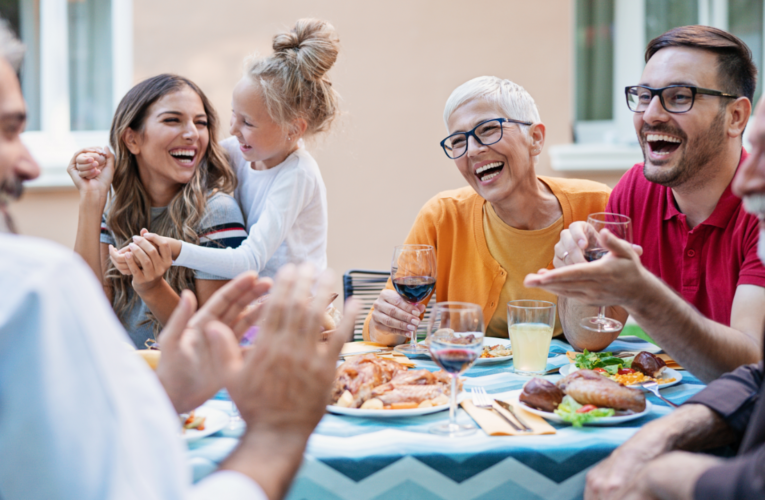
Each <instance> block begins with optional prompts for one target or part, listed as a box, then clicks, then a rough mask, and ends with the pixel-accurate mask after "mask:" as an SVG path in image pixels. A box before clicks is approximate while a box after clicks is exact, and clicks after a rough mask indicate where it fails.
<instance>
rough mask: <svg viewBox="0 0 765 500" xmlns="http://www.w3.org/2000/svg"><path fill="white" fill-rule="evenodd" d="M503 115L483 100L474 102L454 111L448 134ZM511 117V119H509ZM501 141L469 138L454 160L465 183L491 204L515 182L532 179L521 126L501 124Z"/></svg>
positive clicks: (527, 145) (529, 147) (530, 158)
mask: <svg viewBox="0 0 765 500" xmlns="http://www.w3.org/2000/svg"><path fill="white" fill-rule="evenodd" d="M504 115H505V113H504V112H503V111H501V110H500V109H498V108H497V107H496V106H495V105H494V104H492V103H489V102H487V101H485V100H483V99H474V100H472V101H468V102H467V103H465V104H463V105H462V106H460V107H459V108H457V109H456V110H455V111H454V112H453V113H452V115H451V116H450V117H449V122H448V123H449V134H450V135H451V134H453V133H455V132H467V131H469V130H472V129H473V128H474V127H475V126H476V125H478V124H479V123H481V122H484V121H486V120H491V119H494V118H505V116H504ZM510 118H513V117H510ZM501 126H502V127H503V130H502V139H501V140H500V141H499V142H497V143H495V144H491V145H489V146H482V145H481V144H478V143H477V142H476V140H475V139H474V138H473V137H469V138H468V149H467V152H466V153H465V154H464V155H463V156H461V157H460V158H457V159H456V160H454V163H456V165H457V168H458V169H459V171H460V173H461V174H462V176H463V177H465V180H467V182H468V184H470V186H472V187H473V189H475V190H476V192H477V193H478V194H479V195H480V196H481V197H482V198H483V199H485V200H487V201H489V202H490V203H498V202H500V201H502V200H505V199H507V197H508V196H510V195H511V193H512V191H513V189H514V188H515V187H516V186H517V185H518V180H519V179H522V178H524V177H526V176H528V175H532V176H534V175H535V173H534V160H533V157H534V156H535V155H536V154H538V152H537V153H532V145H531V142H532V141H531V140H530V139H529V137H528V136H527V134H526V132H525V131H524V130H522V128H521V127H522V126H521V125H517V124H515V123H504V124H502V125H501Z"/></svg>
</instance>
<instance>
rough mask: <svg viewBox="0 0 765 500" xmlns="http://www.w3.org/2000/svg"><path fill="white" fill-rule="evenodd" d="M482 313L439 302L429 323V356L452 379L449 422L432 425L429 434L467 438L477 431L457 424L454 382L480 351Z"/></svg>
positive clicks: (473, 306) (478, 308) (477, 308)
mask: <svg viewBox="0 0 765 500" xmlns="http://www.w3.org/2000/svg"><path fill="white" fill-rule="evenodd" d="M483 331H484V330H483V311H482V310H481V306H479V305H476V304H468V303H466V302H439V303H438V304H436V305H435V306H434V307H433V311H432V312H431V313H430V321H429V322H428V339H429V341H430V342H429V347H430V354H431V356H432V357H433V360H434V361H435V362H436V363H438V366H440V367H441V368H443V369H444V371H445V372H447V373H448V374H449V376H451V379H452V380H451V398H450V399H451V401H450V405H449V423H448V424H439V425H434V426H433V427H431V428H430V432H432V433H434V434H441V435H445V436H466V435H468V434H472V433H474V432H475V431H476V428H475V426H474V425H473V424H458V423H457V385H458V384H457V380H458V379H459V376H460V374H461V373H462V372H464V371H465V370H467V369H468V368H470V367H471V366H473V363H475V360H476V359H478V357H479V356H480V355H481V351H482V350H483Z"/></svg>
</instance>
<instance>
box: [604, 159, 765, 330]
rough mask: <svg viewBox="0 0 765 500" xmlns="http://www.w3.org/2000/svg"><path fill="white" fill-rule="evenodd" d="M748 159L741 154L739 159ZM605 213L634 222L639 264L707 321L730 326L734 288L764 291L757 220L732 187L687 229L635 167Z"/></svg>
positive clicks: (661, 190) (666, 197)
mask: <svg viewBox="0 0 765 500" xmlns="http://www.w3.org/2000/svg"><path fill="white" fill-rule="evenodd" d="M746 156H747V153H746V151H743V152H742V156H741V160H742V161H743V159H744V158H746ZM739 165H740V163H739ZM607 210H608V211H609V212H615V213H619V214H624V215H627V216H629V217H631V218H632V224H633V238H634V240H635V243H637V244H639V245H641V246H642V247H643V256H642V257H641V261H642V262H643V265H644V266H645V267H646V268H647V269H648V270H649V271H651V272H652V273H653V274H655V275H656V276H658V277H659V278H661V279H662V280H664V281H665V282H666V283H667V284H668V285H669V286H671V287H672V288H673V289H674V290H675V291H677V292H678V293H679V294H680V295H682V296H683V298H685V300H687V301H688V302H690V303H691V304H693V305H694V306H695V307H696V309H698V310H699V311H700V312H701V313H702V314H703V315H704V316H706V317H707V318H710V319H712V320H714V321H717V322H718V323H722V324H724V325H727V326H730V311H731V306H732V305H733V295H734V294H735V293H736V287H737V286H738V285H757V286H761V287H765V267H763V265H762V262H760V259H759V258H758V257H757V240H758V233H759V228H758V220H757V218H756V217H755V216H753V215H751V214H748V213H746V212H745V211H744V207H743V205H742V203H741V198H738V197H736V196H735V195H734V194H733V193H732V192H731V189H730V185H728V187H727V188H725V192H724V193H723V194H722V196H721V197H720V201H718V202H717V207H715V210H714V212H712V215H710V216H709V218H708V219H707V220H705V221H704V222H702V223H701V224H699V225H698V226H696V227H694V228H693V229H688V225H687V223H686V220H685V215H684V214H683V213H681V212H680V211H679V210H678V209H677V206H676V204H675V199H674V196H673V195H672V190H671V189H670V188H668V187H664V186H660V185H659V184H655V183H653V182H650V181H648V180H646V178H645V177H644V176H643V164H642V163H638V164H637V165H635V166H634V167H632V168H631V169H630V170H629V171H628V172H627V173H626V174H624V176H623V177H622V178H621V180H620V181H619V183H618V184H617V185H616V187H615V188H614V190H613V192H612V193H611V197H610V198H609V200H608V208H607Z"/></svg>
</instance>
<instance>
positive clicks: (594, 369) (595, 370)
mask: <svg viewBox="0 0 765 500" xmlns="http://www.w3.org/2000/svg"><path fill="white" fill-rule="evenodd" d="M592 371H594V372H598V373H608V372H607V371H605V370H604V369H603V368H593V369H592Z"/></svg>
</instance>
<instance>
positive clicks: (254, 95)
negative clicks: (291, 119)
mask: <svg viewBox="0 0 765 500" xmlns="http://www.w3.org/2000/svg"><path fill="white" fill-rule="evenodd" d="M231 113H232V114H231V129H230V132H231V135H233V136H235V137H236V138H237V140H238V141H239V149H240V150H241V151H242V155H243V156H244V158H245V159H246V160H247V161H250V162H261V163H262V164H263V165H264V166H265V167H266V168H272V167H275V166H276V165H278V164H280V163H281V162H283V161H284V160H285V159H286V158H287V156H289V155H290V153H292V151H294V150H295V149H296V148H297V146H296V144H297V141H298V137H292V136H289V135H288V133H287V132H286V131H285V130H284V129H283V128H282V127H281V126H279V124H278V123H276V122H275V121H274V120H273V119H272V118H271V116H269V114H268V110H267V108H266V103H265V101H264V100H263V96H262V95H261V93H260V88H259V87H258V85H256V84H255V83H254V82H253V81H252V80H251V79H250V78H249V77H246V76H245V77H243V78H242V79H241V80H239V83H238V84H237V85H236V87H234V93H233V97H232V99H231Z"/></svg>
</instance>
